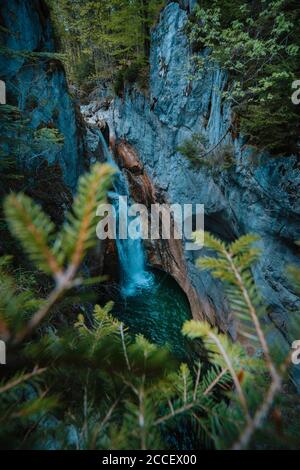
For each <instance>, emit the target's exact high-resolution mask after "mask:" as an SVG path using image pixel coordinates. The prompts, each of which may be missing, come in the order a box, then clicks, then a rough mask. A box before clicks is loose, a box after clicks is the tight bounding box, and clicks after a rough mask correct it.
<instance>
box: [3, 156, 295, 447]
mask: <svg viewBox="0 0 300 470" xmlns="http://www.w3.org/2000/svg"><path fill="white" fill-rule="evenodd" d="M111 176H112V169H111V168H110V167H108V166H106V165H104V166H101V165H98V164H96V165H95V166H94V167H93V168H92V170H91V172H90V173H89V174H87V175H84V176H83V177H82V178H81V179H80V182H79V188H78V193H77V196H76V198H75V201H74V204H73V210H72V212H71V213H70V214H69V215H68V216H67V218H66V222H65V224H64V226H63V227H62V229H61V231H60V233H59V234H58V235H56V237H55V236H54V226H53V224H52V222H51V221H50V219H49V217H48V216H46V214H44V213H43V211H42V210H41V209H40V207H39V206H37V205H36V204H35V203H33V201H32V200H31V199H30V198H28V197H27V196H24V195H23V194H18V195H16V194H11V195H9V196H8V197H7V199H6V202H5V213H6V216H7V219H8V222H9V226H10V228H11V230H12V232H13V234H14V235H15V236H16V237H17V238H18V240H19V241H20V242H21V244H22V246H23V248H24V250H25V251H26V253H27V254H28V255H29V257H30V259H31V261H32V262H33V263H34V264H35V266H36V267H37V268H39V269H41V270H42V271H44V272H45V273H46V274H48V275H49V274H50V275H51V278H52V283H54V287H53V288H52V290H50V293H47V295H46V298H43V299H41V298H40V296H38V295H37V291H38V290H39V289H37V286H36V278H35V277H34V276H33V277H32V276H27V279H26V281H25V280H24V273H22V271H20V270H18V271H17V272H16V271H15V270H14V268H13V267H12V266H11V265H10V259H9V258H7V257H5V258H2V259H0V338H1V339H4V340H5V341H6V342H7V346H8V364H7V366H6V367H5V368H3V369H2V368H1V374H2V377H1V379H0V395H1V400H0V421H1V423H2V424H1V427H0V428H1V429H0V447H1V448H35V449H37V448H40V449H45V448H48V449H49V448H51V449H54V448H55V449H120V450H122V449H144V450H146V449H170V448H174V439H177V442H178V446H180V444H181V442H182V440H183V434H184V433H185V429H188V430H189V436H190V437H191V439H192V440H193V446H194V447H195V448H198V447H200V448H201V447H202V448H230V447H232V446H234V448H244V447H247V446H248V445H249V442H250V441H249V439H251V438H252V437H253V436H254V434H255V433H256V432H257V429H258V428H259V429H261V428H262V427H263V425H264V424H265V423H266V422H267V417H268V414H269V412H270V410H271V407H272V405H273V403H274V400H275V397H276V393H278V391H279V390H280V386H281V382H282V379H281V375H279V370H280V374H284V373H285V372H286V370H285V368H283V364H285V362H286V358H284V357H283V355H282V353H280V354H279V356H280V357H278V355H277V354H278V351H271V353H270V348H269V346H268V344H267V342H266V339H265V338H266V336H265V332H264V331H263V329H262V327H261V325H260V320H261V316H262V315H264V314H265V309H264V308H263V306H262V300H261V298H260V295H259V293H258V291H257V288H256V286H255V284H254V281H253V278H252V275H251V268H252V266H253V264H254V263H255V262H256V261H257V259H258V255H259V251H258V249H257V248H255V246H253V245H254V244H255V243H257V242H258V239H257V237H255V236H252V235H246V236H243V237H241V238H240V239H238V240H236V241H235V242H234V243H232V244H231V245H228V246H227V245H226V244H224V243H223V242H221V241H220V240H217V239H216V238H214V237H213V236H211V235H209V234H206V236H205V244H206V247H207V248H208V249H209V250H212V251H213V252H214V254H215V255H216V256H214V257H204V258H202V259H201V260H200V261H199V265H200V266H201V268H202V269H209V270H210V271H211V272H212V274H213V275H214V276H215V277H217V278H218V279H221V280H222V282H223V283H224V286H225V290H226V293H227V295H228V299H229V303H230V306H231V309H232V313H233V314H234V315H235V317H236V319H237V320H238V322H239V324H240V327H239V332H240V335H241V336H242V337H243V338H244V344H243V345H242V344H239V343H233V342H232V341H231V339H230V338H229V337H228V335H225V334H221V333H220V332H219V331H218V330H217V329H216V328H212V327H211V326H210V325H208V324H207V323H205V322H199V321H195V320H192V321H189V322H187V323H186V324H185V325H184V327H183V334H184V335H185V336H187V337H188V338H190V339H191V340H193V341H195V340H196V341H199V340H200V341H201V344H203V346H204V348H205V349H206V351H207V355H208V363H207V362H206V363H201V362H200V361H198V360H197V358H195V359H194V362H193V363H191V364H189V365H187V364H178V361H177V360H176V359H175V358H174V357H173V355H172V354H171V352H170V350H169V349H168V348H167V347H166V346H165V347H161V346H157V345H154V344H151V343H149V341H147V340H146V339H145V338H144V337H143V336H141V335H132V334H131V333H130V332H129V331H128V329H127V328H126V326H124V324H123V323H121V322H120V321H118V320H116V319H115V318H114V316H113V315H112V309H113V303H112V302H109V303H107V304H106V305H105V306H104V307H100V306H96V307H95V308H94V311H93V313H91V312H90V311H88V310H87V309H86V308H85V307H84V305H83V304H82V313H81V314H80V315H79V316H78V317H77V320H76V321H75V322H71V321H70V320H69V321H68V322H64V323H63V324H60V323H59V322H54V321H53V318H52V319H51V320H50V321H49V314H50V312H51V311H52V309H53V307H54V306H55V304H56V303H58V301H59V300H60V298H61V297H62V295H63V294H65V293H66V291H67V290H69V289H71V288H73V287H77V286H78V285H79V284H82V283H83V282H84V281H83V279H82V278H81V277H80V276H79V275H78V270H79V268H80V265H81V264H82V262H83V260H84V256H85V254H86V252H87V250H88V249H89V248H90V247H91V246H92V245H93V244H94V241H95V240H94V238H95V213H96V207H97V205H98V204H101V203H102V202H103V201H104V200H105V195H106V191H107V189H108V186H109V182H110V180H111ZM22 279H23V280H22ZM88 282H91V280H90V279H89V280H88ZM69 313H72V308H70V312H69ZM46 317H48V322H47V323H46V325H45V324H44V325H43V327H42V328H41V324H42V321H45V319H46ZM33 333H35V335H34V336H32V334H33ZM29 336H31V338H30V341H28V338H29ZM257 343H259V348H257ZM249 344H251V347H252V348H253V349H254V352H255V354H249V351H248V349H247V348H248V346H249ZM260 348H261V349H260ZM261 351H262V352H261ZM275 354H276V356H275ZM283 361H284V362H283ZM275 364H276V365H275ZM279 367H281V368H282V370H281V369H279ZM249 427H250V433H249V432H248V430H249ZM267 429H268V431H269V428H267ZM245 432H246V434H245ZM245 435H246V437H245ZM248 435H249V436H250V438H249V437H248ZM170 436H171V439H170ZM175 436H176V437H175ZM172 439H173V440H172Z"/></svg>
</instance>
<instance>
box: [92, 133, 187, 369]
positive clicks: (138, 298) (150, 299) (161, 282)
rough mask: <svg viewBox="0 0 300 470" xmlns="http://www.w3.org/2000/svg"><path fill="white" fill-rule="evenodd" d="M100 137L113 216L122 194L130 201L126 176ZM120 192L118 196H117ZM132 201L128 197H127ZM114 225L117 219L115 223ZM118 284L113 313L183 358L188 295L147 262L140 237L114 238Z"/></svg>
mask: <svg viewBox="0 0 300 470" xmlns="http://www.w3.org/2000/svg"><path fill="white" fill-rule="evenodd" d="M99 134H100V139H101V144H102V148H103V152H104V156H105V160H106V161H107V162H108V163H110V164H111V165H112V166H113V167H114V168H115V169H116V176H115V180H114V184H113V190H112V191H111V192H110V193H109V200H110V202H111V203H112V205H113V206H114V208H115V211H116V218H117V222H118V217H119V214H120V210H122V207H120V205H121V204H122V201H123V198H127V199H126V200H128V202H129V203H130V193H129V188H128V183H127V179H126V177H125V176H124V175H123V173H122V171H121V170H120V169H119V168H118V167H117V164H116V162H115V161H114V159H113V157H112V154H111V152H110V150H109V148H108V146H107V143H106V141H105V139H104V136H103V134H102V133H101V132H99ZM120 196H121V198H120ZM131 202H132V201H131ZM116 225H117V226H118V223H117V224H116ZM116 248H117V252H118V261H119V270H120V286H119V295H118V296H117V299H113V300H114V301H115V315H116V316H117V317H118V318H119V319H120V320H122V321H123V322H124V324H125V325H127V326H128V327H129V328H130V330H131V331H132V332H133V333H141V334H143V335H144V336H145V337H146V338H148V339H149V340H150V341H152V342H154V343H157V344H160V345H165V344H167V345H168V346H169V347H170V349H171V350H172V351H173V352H174V354H175V355H176V356H177V357H178V358H180V359H182V360H184V359H185V358H186V353H187V349H186V341H185V339H184V337H183V336H182V334H181V328H182V325H183V323H184V322H185V320H187V319H190V318H191V311H190V306H189V302H188V299H187V297H186V295H185V293H184V292H183V291H182V289H181V288H180V287H179V285H178V284H177V282H176V281H175V280H174V279H173V278H172V277H171V276H170V275H169V274H167V273H165V272H163V271H160V270H157V269H155V270H154V269H151V268H150V267H149V266H148V265H147V260H146V253H145V250H144V245H143V240H142V239H141V238H138V239H135V240H133V239H131V238H129V237H128V238H126V239H121V238H120V237H119V236H118V233H117V238H116Z"/></svg>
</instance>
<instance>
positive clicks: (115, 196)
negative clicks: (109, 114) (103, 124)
mask: <svg viewBox="0 0 300 470" xmlns="http://www.w3.org/2000/svg"><path fill="white" fill-rule="evenodd" d="M99 138H100V140H101V144H102V148H103V152H104V157H105V160H106V161H107V162H108V163H110V165H112V166H113V167H114V168H116V169H117V174H116V177H115V180H114V191H111V192H110V193H109V198H110V200H111V203H112V204H113V206H114V208H115V211H116V214H117V224H116V227H117V228H118V225H119V224H118V219H119V214H120V211H121V210H124V208H123V207H120V204H122V201H124V199H122V198H120V196H123V197H127V199H128V200H130V194H129V190H128V183H127V180H126V178H125V177H124V175H123V173H122V172H121V170H120V169H119V168H118V167H117V165H116V162H115V161H114V159H113V157H112V155H111V152H110V151H109V148H108V146H107V144H106V141H105V139H104V136H103V134H102V132H100V131H99ZM127 217H128V215H127ZM129 223H130V218H128V224H127V225H129ZM117 232H118V230H117ZM116 246H117V251H118V257H119V263H120V271H121V292H122V294H123V295H124V296H125V297H127V296H132V295H135V293H136V292H137V291H138V290H139V289H145V288H148V287H150V286H151V285H152V282H153V276H152V273H150V272H149V271H147V268H146V260H145V250H144V246H143V241H142V239H141V238H137V239H135V240H133V239H132V238H130V237H127V238H126V239H122V238H120V237H119V235H118V233H117V238H116Z"/></svg>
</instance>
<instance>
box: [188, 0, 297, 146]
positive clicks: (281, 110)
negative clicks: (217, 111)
mask: <svg viewBox="0 0 300 470" xmlns="http://www.w3.org/2000/svg"><path fill="white" fill-rule="evenodd" d="M229 3H230V7H228V8H226V6H224V2H223V1H221V0H214V1H212V2H208V1H204V2H201V6H198V7H197V9H196V12H195V14H194V16H193V17H192V19H191V21H189V23H188V25H187V31H188V34H189V38H190V40H191V43H192V44H193V45H194V50H195V51H197V52H198V51H200V50H201V49H203V48H204V47H207V48H208V49H209V51H210V54H209V57H208V59H207V60H204V59H203V57H202V56H199V55H198V54H196V56H195V61H196V64H197V66H198V68H200V69H202V68H203V67H212V68H213V67H215V63H216V62H217V63H219V64H220V65H221V66H222V67H224V68H225V69H226V70H227V71H228V72H229V77H230V85H229V88H228V90H226V91H225V92H224V98H225V99H228V100H230V101H231V103H232V105H233V106H234V110H235V112H236V113H237V116H238V119H239V120H240V126H241V131H242V132H243V133H244V134H246V135H247V136H248V137H249V143H251V144H253V145H257V146H259V147H260V148H263V149H267V150H269V151H271V152H272V153H273V154H287V155H288V154H291V153H298V151H299V149H298V136H299V109H298V108H297V107H296V106H295V105H293V103H292V101H291V93H292V88H291V87H292V83H293V81H294V80H296V79H297V74H298V72H299V49H300V42H299V19H300V10H299V6H298V2H297V1H295V0H273V1H269V2H266V1H264V0H259V1H257V2H250V1H245V0H235V1H234V4H233V5H232V2H229Z"/></svg>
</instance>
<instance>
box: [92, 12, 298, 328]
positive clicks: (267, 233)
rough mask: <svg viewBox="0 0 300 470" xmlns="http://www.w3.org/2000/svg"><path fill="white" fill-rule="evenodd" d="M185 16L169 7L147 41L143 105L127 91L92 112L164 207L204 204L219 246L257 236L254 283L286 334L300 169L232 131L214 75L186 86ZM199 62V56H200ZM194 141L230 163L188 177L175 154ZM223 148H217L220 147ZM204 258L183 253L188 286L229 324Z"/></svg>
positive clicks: (222, 82)
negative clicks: (128, 149)
mask: <svg viewBox="0 0 300 470" xmlns="http://www.w3.org/2000/svg"><path fill="white" fill-rule="evenodd" d="M186 19H187V11H186V9H183V8H182V7H181V6H180V5H179V4H178V3H170V4H169V5H168V6H167V7H166V8H165V10H164V11H163V12H162V14H161V18H160V22H159V24H158V26H157V27H156V29H155V30H154V31H153V33H152V47H151V77H150V97H149V98H148V97H145V96H144V95H143V94H141V93H140V92H138V91H137V90H128V91H127V93H126V95H125V97H124V98H123V99H116V100H115V101H114V103H113V104H112V106H111V108H110V109H109V110H108V111H107V110H106V111H99V113H100V114H101V115H102V116H104V117H105V119H106V120H107V121H108V122H109V125H110V129H111V130H112V129H114V133H115V138H116V139H117V141H118V140H119V141H120V140H122V139H125V140H126V141H127V142H129V143H130V144H131V145H132V146H133V147H134V148H135V150H136V151H137V153H138V155H139V157H140V159H141V161H142V163H143V165H144V167H145V169H146V170H147V172H148V174H149V177H150V178H151V179H152V181H153V184H154V185H155V186H156V188H157V189H158V190H159V191H161V193H163V194H164V196H165V198H166V200H168V201H169V202H171V203H175V202H176V203H180V204H183V203H194V204H196V203H203V204H204V205H205V213H206V215H207V217H206V228H207V229H209V230H210V231H212V232H213V233H215V234H217V235H218V236H220V237H221V238H223V239H224V240H226V241H231V240H233V239H235V238H236V237H238V236H240V235H242V234H244V233H249V232H254V233H257V234H259V235H260V236H261V239H262V241H261V246H262V249H263V255H262V257H261V260H260V262H259V264H258V265H257V267H256V269H255V277H256V279H257V282H259V285H260V288H261V290H262V293H263V295H264V297H265V299H266V302H267V303H268V305H269V311H270V317H271V318H272V320H273V321H274V322H275V323H276V324H277V326H278V327H279V328H280V329H281V330H282V331H283V328H284V326H285V324H286V323H287V321H288V317H289V315H288V313H287V312H288V310H294V309H296V308H299V299H298V298H297V297H296V296H295V294H294V292H293V289H292V288H291V286H290V284H289V282H288V281H287V278H286V267H287V265H289V264H299V258H298V256H297V255H298V253H297V251H298V250H297V247H296V245H295V241H296V240H298V239H300V198H299V188H300V169H299V164H298V162H297V160H296V158H294V157H292V156H291V157H289V158H276V159H274V158H271V157H269V156H268V155H264V154H260V155H259V156H255V154H254V151H253V149H251V148H249V147H247V146H246V145H244V143H245V142H244V141H243V139H242V137H239V136H238V135H237V134H236V133H235V132H234V131H233V129H232V128H231V125H232V113H231V110H230V108H229V107H228V106H227V105H226V104H224V103H223V102H222V99H221V94H220V90H221V91H222V90H223V89H224V87H225V86H226V75H225V73H224V72H223V71H221V70H220V69H218V68H215V69H214V70H209V71H208V70H207V71H203V73H202V74H201V75H200V76H199V78H197V80H193V81H190V73H189V70H190V63H189V48H188V43H187V39H186V37H185V34H184V25H185V22H186ZM204 55H205V52H204ZM194 133H200V134H202V135H203V136H204V137H205V139H206V142H207V144H206V147H207V148H208V149H210V148H212V147H214V146H215V145H216V144H217V143H218V142H219V141H222V145H229V144H230V145H231V146H232V148H233V151H234V160H235V164H234V166H232V167H231V168H228V169H222V167H221V165H220V166H219V167H218V162H217V161H216V162H214V165H213V171H212V170H209V169H207V168H203V167H202V168H195V167H192V166H191V165H190V163H189V162H188V161H187V159H186V158H185V157H184V156H182V155H181V154H180V153H179V152H178V151H177V147H178V145H180V144H182V143H183V142H184V140H185V139H188V138H191V136H192V135H193V134H194ZM221 148H222V146H221ZM203 254H205V250H201V251H200V252H196V253H195V252H186V253H185V255H186V261H187V264H188V271H189V277H190V279H191V281H192V283H193V285H194V287H195V288H196V289H197V291H198V294H199V297H200V298H201V299H203V300H204V302H205V303H207V305H210V306H211V307H212V308H214V309H215V310H216V312H217V313H216V314H217V317H218V319H219V321H224V319H225V317H226V313H225V314H224V312H226V303H225V301H224V296H223V294H222V291H221V289H220V286H219V284H218V283H216V282H215V281H214V280H213V279H212V278H211V276H210V275H208V274H206V273H201V272H199V271H198V269H196V268H195V266H194V261H195V258H196V257H198V256H202V255H203Z"/></svg>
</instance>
